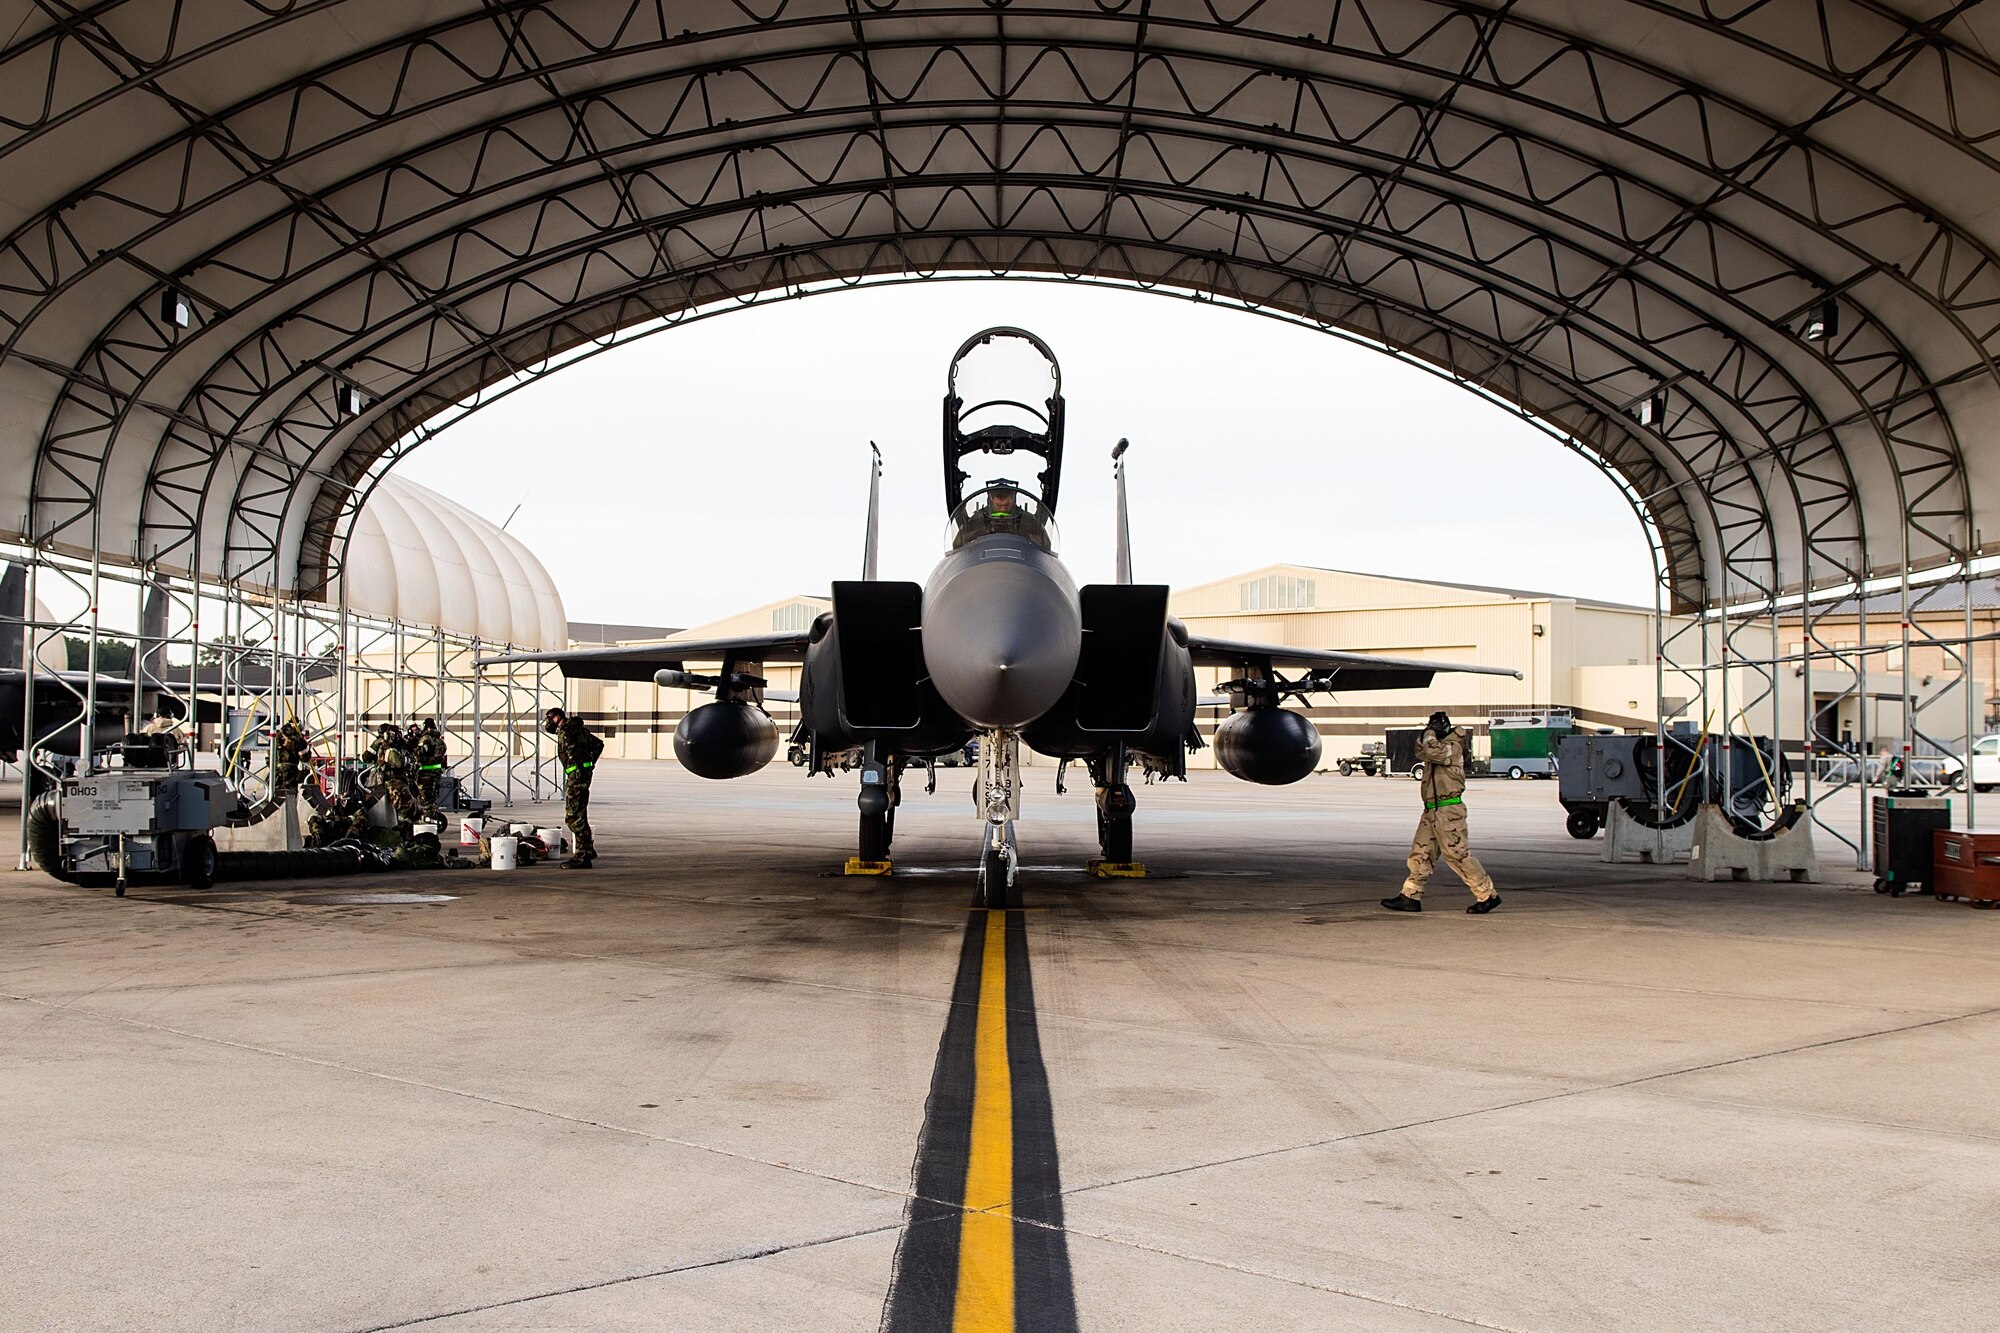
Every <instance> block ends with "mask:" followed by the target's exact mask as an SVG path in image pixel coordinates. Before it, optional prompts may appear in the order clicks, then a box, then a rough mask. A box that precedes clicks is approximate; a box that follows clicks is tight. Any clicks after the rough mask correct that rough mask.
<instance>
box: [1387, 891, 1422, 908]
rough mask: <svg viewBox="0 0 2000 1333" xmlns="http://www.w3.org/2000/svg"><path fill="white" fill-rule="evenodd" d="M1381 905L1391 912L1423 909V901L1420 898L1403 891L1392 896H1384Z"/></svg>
mask: <svg viewBox="0 0 2000 1333" xmlns="http://www.w3.org/2000/svg"><path fill="white" fill-rule="evenodd" d="M1382 906H1384V907H1386V908H1388V909H1389V910H1390V911H1392V912H1421V911H1423V910H1424V905H1423V902H1422V901H1421V900H1420V899H1416V898H1412V897H1410V896H1409V895H1408V894H1403V893H1399V894H1397V895H1396V896H1395V897H1393V898H1384V899H1383V900H1382Z"/></svg>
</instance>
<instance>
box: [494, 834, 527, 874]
mask: <svg viewBox="0 0 2000 1333" xmlns="http://www.w3.org/2000/svg"><path fill="white" fill-rule="evenodd" d="M492 846H493V868H494V869H495V870H512V869H513V868H514V867H515V865H516V864H517V862H516V859H515V858H516V857H517V856H519V855H520V851H521V840H520V839H519V838H517V837H515V836H514V835H513V834H511V833H503V834H501V835H500V836H499V837H497V838H495V839H493V843H492Z"/></svg>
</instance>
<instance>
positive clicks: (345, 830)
mask: <svg viewBox="0 0 2000 1333" xmlns="http://www.w3.org/2000/svg"><path fill="white" fill-rule="evenodd" d="M347 838H356V839H359V840H360V841H362V842H366V841H367V840H368V815H367V813H366V812H365V811H364V812H362V813H360V814H357V815H354V816H353V817H351V818H350V817H348V816H345V815H340V814H334V813H327V814H319V815H314V816H313V817H312V820H311V821H310V822H309V823H308V824H307V825H306V842H307V844H308V845H309V846H313V847H329V846H331V845H333V844H334V843H336V842H341V841H343V840H345V839H347Z"/></svg>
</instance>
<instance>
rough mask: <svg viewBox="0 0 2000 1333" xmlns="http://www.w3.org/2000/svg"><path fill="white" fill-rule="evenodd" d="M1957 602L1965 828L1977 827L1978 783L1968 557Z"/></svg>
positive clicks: (1975, 672) (1975, 661) (1974, 651)
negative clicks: (1961, 620) (1961, 640)
mask: <svg viewBox="0 0 2000 1333" xmlns="http://www.w3.org/2000/svg"><path fill="white" fill-rule="evenodd" d="M1958 600H1959V604H1960V606H1961V607H1963V608H1964V611H1965V644H1964V646H1963V647H1962V649H1961V656H1960V658H1959V677H1958V689H1959V692H1960V693H1961V694H1963V695H1964V696H1965V750H1964V753H1963V758H1964V760H1965V766H1964V768H1962V769H1961V770H1960V772H1962V773H1964V775H1965V827H1967V828H1968V829H1975V828H1978V827H1979V784H1978V783H1976V782H1974V781H1973V780H1972V748H1973V747H1974V746H1975V745H1977V744H1979V713H1978V707H1979V700H1978V694H1979V669H1978V662H1979V657H1978V649H1977V648H1976V647H1975V646H1974V645H1973V642H1972V560H1971V558H1970V557H1968V558H1967V559H1966V561H1965V563H1964V564H1963V565H1961V566H1960V567H1959V572H1958Z"/></svg>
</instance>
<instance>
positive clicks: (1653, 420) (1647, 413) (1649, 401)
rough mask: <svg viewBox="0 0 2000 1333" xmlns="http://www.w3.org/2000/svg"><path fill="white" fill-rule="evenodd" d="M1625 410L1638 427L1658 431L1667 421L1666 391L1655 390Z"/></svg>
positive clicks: (1663, 389) (1661, 389) (1662, 389)
mask: <svg viewBox="0 0 2000 1333" xmlns="http://www.w3.org/2000/svg"><path fill="white" fill-rule="evenodd" d="M1625 410H1626V411H1627V412H1629V413H1630V414H1631V416H1632V420H1634V421H1636V422H1638V423H1639V424H1640V425H1642V426H1646V427H1650V428H1651V429H1653V430H1658V429H1660V428H1661V427H1662V426H1663V425H1665V424H1666V420H1667V391H1666V389H1665V388H1664V387H1662V388H1658V389H1655V390H1653V391H1652V392H1651V393H1649V394H1647V395H1646V396H1645V397H1644V398H1641V399H1639V400H1638V401H1637V402H1635V403H1633V404H1632V405H1631V406H1630V407H1628V408H1626V409H1625Z"/></svg>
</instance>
